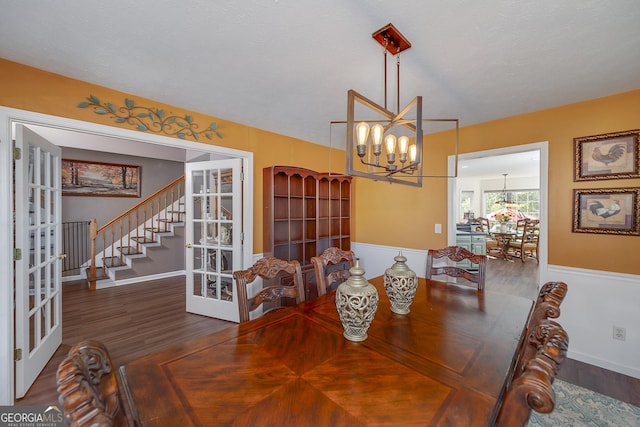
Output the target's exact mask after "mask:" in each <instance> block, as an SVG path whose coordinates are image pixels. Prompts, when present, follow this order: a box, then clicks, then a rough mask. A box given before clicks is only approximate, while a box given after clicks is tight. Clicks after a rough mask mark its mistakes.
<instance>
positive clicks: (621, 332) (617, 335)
mask: <svg viewBox="0 0 640 427" xmlns="http://www.w3.org/2000/svg"><path fill="white" fill-rule="evenodd" d="M626 338H627V329H626V328H623V327H622V326H614V327H613V339H614V340H619V341H624V340H625V339H626Z"/></svg>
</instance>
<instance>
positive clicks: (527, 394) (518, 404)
mask: <svg viewBox="0 0 640 427" xmlns="http://www.w3.org/2000/svg"><path fill="white" fill-rule="evenodd" d="M527 339H528V345H530V346H532V347H534V348H535V352H534V355H533V357H531V358H530V359H529V360H527V362H526V364H525V365H524V369H523V370H522V371H521V372H515V375H514V377H513V379H512V380H511V381H510V383H509V385H508V386H507V391H506V393H505V395H504V398H503V400H502V404H501V406H500V409H499V410H498V413H497V416H496V420H495V425H496V426H497V427H512V426H525V425H526V424H527V421H528V420H529V417H530V416H531V410H534V411H536V412H540V413H543V414H548V413H551V412H552V411H553V409H554V407H555V392H554V391H553V387H552V384H553V381H554V379H555V377H556V375H557V373H558V370H559V369H560V366H561V365H562V363H563V362H564V360H565V358H566V355H567V350H568V348H569V337H568V335H567V333H566V332H565V330H564V329H563V328H562V326H560V325H559V324H558V323H556V322H553V321H549V320H543V321H542V322H540V323H539V324H538V325H536V327H535V328H533V330H532V331H531V332H530V334H529V336H528V337H527Z"/></svg>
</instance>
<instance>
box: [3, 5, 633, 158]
mask: <svg viewBox="0 0 640 427" xmlns="http://www.w3.org/2000/svg"><path fill="white" fill-rule="evenodd" d="M0 10H1V11H2V17H3V18H4V19H3V20H2V25H0V57H3V58H6V59H9V60H11V61H15V62H19V63H23V64H27V65H30V66H33V67H36V68H40V69H44V70H48V71H51V72H54V73H58V74H62V75H66V76H70V77H73V78H76V79H80V80H83V81H87V82H91V83H95V84H98V85H102V86H106V87H109V88H113V89H117V90H120V91H123V92H126V93H130V94H135V95H137V96H142V97H146V98H150V99H152V100H157V101H159V102H163V103H167V104H170V105H175V106H178V107H181V108H184V109H186V110H191V111H197V112H201V113H205V114H208V115H211V116H215V117H220V118H223V119H227V120H231V121H234V122H238V123H243V124H247V125H250V126H254V127H257V128H262V129H266V130H270V131H273V132H277V133H280V134H284V135H289V136H293V137H296V138H300V139H303V140H307V141H311V142H315V143H319V144H325V145H329V143H330V141H329V139H330V138H329V134H330V132H329V122H330V121H332V120H344V119H345V116H346V92H347V90H348V89H355V90H356V91H358V92H359V93H361V94H363V95H365V96H367V97H368V98H370V99H372V100H374V101H376V102H378V103H383V91H382V88H383V81H382V80H383V68H382V64H383V62H382V48H381V47H380V45H379V44H378V43H377V42H375V41H374V40H373V39H372V38H371V34H372V33H373V32H374V31H376V30H377V29H379V28H381V27H382V26H384V25H386V24H387V23H389V22H392V23H393V24H394V25H395V26H396V27H397V28H398V29H399V30H400V31H401V32H402V33H403V34H404V36H405V37H406V38H408V39H409V40H410V41H411V43H412V48H411V49H409V50H407V51H405V52H403V53H402V54H401V62H402V65H401V67H402V69H401V72H402V80H401V95H402V101H401V102H402V103H403V104H405V103H407V102H408V101H409V100H410V99H412V98H413V97H414V96H416V95H422V96H423V97H424V107H423V110H424V116H426V117H432V118H459V119H460V125H461V126H466V125H470V124H474V123H479V122H485V121H489V120H494V119H499V118H502V117H508V116H512V115H517V114H521V113H526V112H530V111H536V110H541V109H545V108H550V107H554V106H559V105H564V104H569V103H573V102H577V101H582V100H587V99H592V98H597V97H601V96H606V95H610V94H615V93H620V92H625V91H628V90H633V89H638V88H640V54H639V52H640V26H639V25H638V23H639V22H640V2H638V0H611V1H604V0H563V1H557V0H538V1H532V0H510V1H507V0H502V1H500V0H485V1H474V0H466V1H465V0H451V1H442V0H440V1H436V0H395V1H387V2H383V1H377V0H370V1H358V0H322V1H318V0H313V1H311V0H295V1H294V0H271V1H267V0H244V1H235V2H232V1H221V0H218V1H212V0H184V1H170V0H153V1H152V0H136V1H130V2H118V1H103V2H98V1H87V0H56V1H40V0H22V1H16V0H0ZM390 65H391V66H390V68H389V84H390V94H389V97H390V105H389V108H390V109H392V110H393V109H395V90H394V88H395V81H394V79H395V66H394V64H393V58H392V60H391V62H390ZM43 95H44V94H43ZM88 95H90V94H87V96H88ZM80 101H82V100H81V99H79V100H78V102H80ZM109 101H110V102H112V103H114V104H118V103H120V104H123V103H124V100H117V99H113V100H109ZM221 131H222V133H224V128H222V129H221ZM332 144H334V145H342V144H341V143H339V142H337V141H332ZM461 145H462V146H464V141H461Z"/></svg>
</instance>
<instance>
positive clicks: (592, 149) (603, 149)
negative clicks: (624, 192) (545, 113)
mask: <svg viewBox="0 0 640 427" xmlns="http://www.w3.org/2000/svg"><path fill="white" fill-rule="evenodd" d="M639 139H640V129H634V130H628V131H624V132H615V133H607V134H603V135H593V136H583V137H580V138H574V139H573V141H574V143H575V159H576V173H575V178H574V181H593V180H598V179H626V178H640V169H639V165H640V144H639Z"/></svg>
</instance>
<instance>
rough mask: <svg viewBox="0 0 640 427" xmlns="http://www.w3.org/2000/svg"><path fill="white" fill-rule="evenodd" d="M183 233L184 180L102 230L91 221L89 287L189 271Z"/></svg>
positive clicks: (171, 185) (168, 186)
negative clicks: (185, 263)
mask: <svg viewBox="0 0 640 427" xmlns="http://www.w3.org/2000/svg"><path fill="white" fill-rule="evenodd" d="M183 231H184V176H182V177H180V178H178V179H176V180H175V181H173V182H171V183H169V184H167V185H166V186H165V187H163V188H162V189H160V190H158V191H157V192H155V193H154V194H152V195H151V196H149V197H147V198H146V199H145V200H143V201H141V202H140V203H138V204H137V205H135V206H133V207H132V208H130V209H129V210H127V211H126V212H123V213H122V214H121V215H120V216H118V217H117V218H114V219H113V220H111V221H109V222H108V223H107V224H105V225H104V226H102V227H100V228H97V225H96V223H95V220H92V221H91V233H90V234H91V261H90V262H91V265H90V267H89V271H88V274H87V277H88V281H89V288H90V289H97V288H103V287H109V286H113V285H116V284H124V283H123V282H135V281H140V280H141V277H147V278H149V277H153V278H158V277H162V274H169V273H172V272H175V270H179V271H182V270H184V255H183V254H184V233H183ZM177 253H179V255H176V254H177ZM176 261H178V262H177V264H179V265H180V267H179V268H173V269H171V266H172V265H174V266H175V265H176ZM167 268H169V270H170V271H167Z"/></svg>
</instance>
